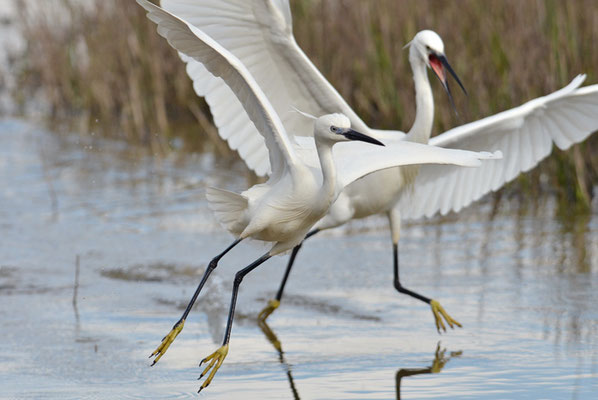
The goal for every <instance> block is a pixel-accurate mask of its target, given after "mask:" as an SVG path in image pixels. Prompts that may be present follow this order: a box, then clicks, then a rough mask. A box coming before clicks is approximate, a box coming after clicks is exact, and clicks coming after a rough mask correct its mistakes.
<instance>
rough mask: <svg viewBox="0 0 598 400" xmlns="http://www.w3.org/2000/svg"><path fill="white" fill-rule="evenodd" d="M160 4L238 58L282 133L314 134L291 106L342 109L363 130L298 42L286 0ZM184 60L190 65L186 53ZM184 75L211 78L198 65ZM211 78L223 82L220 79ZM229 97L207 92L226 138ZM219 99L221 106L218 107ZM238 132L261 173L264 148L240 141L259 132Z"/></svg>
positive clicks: (166, 0) (234, 108)
mask: <svg viewBox="0 0 598 400" xmlns="http://www.w3.org/2000/svg"><path fill="white" fill-rule="evenodd" d="M161 4H162V6H163V7H164V9H166V10H168V11H170V12H171V13H172V14H174V15H177V16H179V17H180V18H182V19H184V20H185V21H188V22H189V23H190V24H192V25H194V26H196V27H198V28H200V29H201V30H202V31H204V32H205V33H206V34H207V35H209V36H210V37H211V38H213V39H214V40H215V41H217V42H218V43H219V44H221V45H222V46H223V47H225V48H226V49H227V50H229V51H230V52H231V53H233V54H234V55H235V56H236V57H237V58H239V60H240V61H241V62H242V63H243V64H244V65H245V66H246V68H247V69H248V70H249V71H250V73H251V74H252V75H253V77H254V78H255V80H256V81H257V83H258V85H259V86H260V87H261V88H262V90H263V91H264V93H265V94H266V96H267V97H268V99H269V100H270V102H271V103H272V104H273V107H274V109H275V110H276V112H277V113H278V115H279V117H280V119H281V120H282V123H283V125H284V127H285V129H286V130H287V132H292V133H293V134H295V135H307V136H311V135H313V129H310V128H309V127H311V125H312V122H311V121H310V120H308V119H306V118H304V117H302V116H300V115H299V114H297V113H295V112H292V110H293V107H294V108H297V109H299V110H301V111H304V112H307V113H310V114H312V115H316V116H321V115H324V114H329V113H334V112H341V113H343V114H345V115H346V116H347V117H349V119H350V120H351V125H352V127H353V128H355V129H357V130H359V131H362V132H364V133H367V132H368V130H369V128H368V127H367V126H366V125H365V123H363V121H362V120H361V119H360V118H359V117H358V116H357V114H355V112H354V111H353V110H352V109H351V108H350V107H349V105H348V104H347V103H346V102H345V100H344V99H343V98H342V97H341V96H340V94H339V93H338V92H337V91H336V90H335V89H334V88H333V87H332V85H330V83H329V82H328V81H327V80H326V78H324V76H323V75H322V74H321V73H320V72H319V71H318V69H317V68H316V67H315V66H314V65H313V64H312V62H311V61H310V60H309V58H308V57H307V56H306V55H305V53H303V51H302V50H301V48H300V47H299V46H298V45H297V43H296V41H295V38H294V37H293V32H292V18H291V10H290V6H289V2H288V0H226V1H223V0H162V1H161ZM183 60H184V61H185V62H187V63H188V64H193V63H195V61H194V60H192V59H189V58H187V57H183ZM187 73H188V75H189V76H190V78H191V79H192V80H193V82H194V83H195V82H201V81H205V80H210V79H213V78H212V77H211V76H210V75H209V74H206V73H205V71H202V70H201V69H196V68H187ZM216 82H217V85H223V83H222V82H221V81H219V80H216ZM198 87H199V86H198ZM194 88H196V93H197V94H198V95H200V96H206V95H205V92H204V91H201V90H199V91H198V90H197V87H196V86H195V85H194ZM230 98H231V97H230V96H222V97H213V98H210V97H209V96H206V101H207V103H208V105H209V106H210V108H211V110H212V114H213V115H214V119H215V120H216V119H217V120H219V121H221V123H220V126H219V128H220V127H224V132H223V129H222V128H220V129H219V130H218V132H219V134H220V135H221V137H222V138H223V139H225V140H226V139H227V138H228V137H229V136H224V135H225V134H226V124H225V122H224V121H226V120H227V119H229V118H231V116H233V115H237V114H239V113H242V112H243V108H242V106H241V105H240V104H238V101H236V99H233V100H232V101H231V100H230ZM221 102H224V104H226V106H225V107H223V106H220V107H219V104H221ZM231 103H232V104H231ZM239 135H242V137H243V138H244V140H241V141H240V143H239V144H238V147H237V148H236V149H237V150H238V151H239V154H240V155H241V157H242V158H243V160H244V161H245V162H246V164H247V166H248V167H249V168H250V169H252V170H254V171H255V172H256V173H257V174H258V175H263V174H264V173H265V172H266V171H267V169H266V168H264V167H263V165H264V164H267V163H268V153H267V151H261V152H255V151H252V152H246V151H244V147H245V146H246V144H245V143H246V142H245V140H248V138H249V137H251V136H259V132H257V130H256V129H255V128H254V127H253V126H252V125H251V124H247V127H245V128H244V129H243V130H242V131H240V132H239ZM247 143H249V142H247ZM229 145H230V142H229ZM243 154H247V156H243ZM249 156H251V157H249ZM258 165H259V166H260V167H259V169H258ZM268 169H269V168H268Z"/></svg>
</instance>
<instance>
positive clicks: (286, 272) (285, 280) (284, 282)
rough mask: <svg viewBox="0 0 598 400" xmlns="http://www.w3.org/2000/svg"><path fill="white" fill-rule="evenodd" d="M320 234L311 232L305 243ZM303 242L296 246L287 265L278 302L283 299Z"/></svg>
mask: <svg viewBox="0 0 598 400" xmlns="http://www.w3.org/2000/svg"><path fill="white" fill-rule="evenodd" d="M318 232H320V230H319V229H314V230H312V231H310V232H309V233H308V234H307V235H305V239H303V241H305V240H307V239H309V238H310V237H312V236H313V235H315V234H316V233H318ZM302 245H303V242H301V243H299V245H297V246H295V248H294V249H293V252H292V253H291V257H290V258H289V263H288V264H287V269H286V271H285V272H284V277H283V278H282V282H280V288H278V293H277V294H276V300H278V301H280V299H282V292H283V291H284V287H285V285H286V284H287V279H288V278H289V274H290V273H291V268H293V264H294V263H295V257H297V253H298V252H299V250H300V249H301V246H302Z"/></svg>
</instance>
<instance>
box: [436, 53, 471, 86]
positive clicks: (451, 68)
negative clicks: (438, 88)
mask: <svg viewBox="0 0 598 400" xmlns="http://www.w3.org/2000/svg"><path fill="white" fill-rule="evenodd" d="M438 59H439V60H440V62H441V63H442V65H444V68H446V70H447V71H448V72H450V73H451V75H452V76H453V78H455V80H456V81H457V83H458V84H459V86H461V89H462V90H463V93H465V95H467V90H465V88H464V87H463V84H462V83H461V80H460V79H459V77H458V76H457V74H456V73H455V71H453V67H451V64H449V62H448V60H447V59H446V56H444V55H441V56H438ZM447 86H448V85H447Z"/></svg>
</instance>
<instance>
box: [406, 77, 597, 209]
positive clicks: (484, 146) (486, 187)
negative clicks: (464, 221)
mask: <svg viewBox="0 0 598 400" xmlns="http://www.w3.org/2000/svg"><path fill="white" fill-rule="evenodd" d="M584 79H585V75H580V76H577V77H576V78H575V79H574V80H573V81H572V82H571V83H570V84H569V85H567V86H566V87H564V88H562V89H561V90H558V91H556V92H554V93H551V94H550V95H548V96H544V97H539V98H537V99H534V100H531V101H529V102H527V103H525V104H523V105H522V106H519V107H516V108H513V109H511V110H507V111H504V112H501V113H499V114H496V115H493V116H490V117H487V118H484V119H481V120H479V121H476V122H472V123H470V124H466V125H462V126H459V127H457V128H454V129H451V130H449V131H447V132H445V133H443V134H441V135H439V136H436V137H434V138H432V139H430V144H433V145H436V146H442V147H455V148H460V149H467V150H474V151H480V150H487V151H496V150H500V151H502V152H503V154H504V158H503V160H502V161H499V162H492V163H484V165H482V166H481V167H480V168H476V169H462V168H453V167H444V168H440V167H435V166H431V165H427V166H423V167H422V168H421V169H420V172H419V174H418V176H417V180H416V183H415V185H414V188H413V190H412V191H409V190H407V191H405V192H404V193H403V195H402V197H401V199H400V201H399V203H398V204H397V207H399V210H400V212H401V215H402V217H403V218H419V217H422V216H427V217H430V216H432V215H434V214H436V213H438V212H439V213H441V214H446V213H448V212H449V211H459V210H460V209H461V208H463V207H465V206H467V205H468V204H470V203H471V202H473V201H475V200H477V199H479V198H480V197H482V196H483V195H484V194H486V193H488V192H490V191H494V190H497V189H499V188H500V187H502V186H503V185H504V184H505V183H507V182H509V181H511V180H513V179H514V178H515V177H516V176H517V175H519V174H520V173H521V172H524V171H528V170H530V169H531V168H533V167H534V166H536V165H537V164H538V163H539V162H540V161H541V160H542V159H544V158H546V157H547V156H548V155H549V154H550V152H551V151H552V145H553V143H554V144H556V145H557V146H558V147H559V148H560V149H563V150H564V149H567V148H569V147H570V146H571V145H573V144H574V143H578V142H581V141H583V140H584V139H585V138H587V137H588V136H589V135H590V134H591V133H592V132H594V131H596V130H598V85H593V86H588V87H584V88H581V89H578V88H579V86H580V85H581V84H582V82H583V81H584Z"/></svg>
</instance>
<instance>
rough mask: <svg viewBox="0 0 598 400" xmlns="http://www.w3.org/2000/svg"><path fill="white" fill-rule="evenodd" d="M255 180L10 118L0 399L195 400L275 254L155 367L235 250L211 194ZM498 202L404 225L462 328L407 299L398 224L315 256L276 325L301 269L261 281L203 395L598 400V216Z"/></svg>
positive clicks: (218, 284) (199, 313)
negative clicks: (276, 301) (207, 367)
mask: <svg viewBox="0 0 598 400" xmlns="http://www.w3.org/2000/svg"><path fill="white" fill-rule="evenodd" d="M246 175H247V174H246V172H245V170H244V167H243V166H242V165H240V164H233V165H228V164H223V163H220V162H218V160H214V159H213V157H211V156H209V155H207V156H191V155H188V156H185V157H181V158H180V159H175V158H167V159H165V160H159V159H156V158H153V157H148V156H146V155H143V154H139V152H138V151H137V152H136V151H135V150H131V149H128V148H127V147H125V146H124V145H121V144H119V143H114V142H108V141H104V140H99V139H98V140H93V138H92V139H88V138H87V139H83V138H80V137H78V136H77V135H66V136H64V135H63V136H58V135H54V134H50V133H48V132H46V131H44V130H42V129H40V128H37V127H36V126H35V125H32V124H28V123H25V122H23V121H19V120H11V119H4V120H0V182H1V189H0V235H1V237H2V239H1V240H0V256H1V258H0V337H1V338H2V362H1V363H0V382H1V383H2V391H1V392H0V398H32V399H33V398H35V399H44V398H61V399H81V398H85V399H94V398H194V396H196V394H195V392H196V390H197V389H198V387H199V384H198V382H197V381H196V380H195V379H196V378H197V376H198V375H199V373H200V372H201V371H200V369H199V368H198V367H197V363H198V362H199V360H201V359H202V358H203V357H205V356H206V355H208V354H210V353H211V352H212V351H213V350H215V349H216V348H217V347H218V346H219V344H220V342H221V340H222V339H221V338H222V333H223V330H224V324H225V319H226V314H227V310H228V302H229V298H230V289H231V286H232V278H233V276H234V272H235V271H236V270H238V269H240V268H242V267H243V266H245V265H247V264H248V263H249V262H251V261H253V260H254V259H256V258H257V257H258V256H259V255H260V254H261V253H263V252H264V251H265V249H266V247H264V246H262V245H259V244H241V245H239V246H238V247H237V248H235V249H234V250H233V251H232V252H231V253H230V254H229V256H228V257H227V258H225V259H224V260H223V261H222V262H221V264H220V267H219V268H218V269H217V270H216V272H214V274H213V275H212V279H211V280H210V282H209V284H208V286H207V287H206V290H205V292H204V293H203V295H202V297H200V300H199V302H198V305H197V307H196V308H195V309H194V311H193V312H192V314H191V316H190V318H189V320H188V321H187V324H186V326H185V329H184V331H183V333H181V335H180V336H179V337H178V338H177V340H176V342H175V343H174V344H173V345H172V347H171V348H170V350H169V351H168V353H167V354H166V355H165V356H164V357H163V358H162V360H161V361H160V362H159V363H158V365H156V366H155V367H152V368H150V367H149V364H150V361H149V360H148V358H147V357H148V355H149V354H150V353H151V352H152V351H153V350H154V348H155V347H156V346H157V345H158V343H159V341H160V339H161V338H162V336H164V334H166V333H167V332H168V330H169V329H170V328H171V326H172V324H173V323H174V322H175V321H176V320H177V319H178V318H179V316H180V314H181V312H182V309H183V308H184V306H185V304H186V302H187V301H188V299H189V297H190V296H191V294H192V292H193V290H194V288H195V285H196V284H197V282H198V279H199V276H200V275H201V273H202V271H203V270H204V267H205V265H206V263H207V262H209V260H210V259H211V257H212V256H213V255H215V254H216V253H218V252H219V251H221V250H222V249H223V248H224V247H226V246H227V245H228V244H229V243H230V242H231V241H232V237H231V236H230V235H228V234H227V233H226V232H225V231H223V229H222V228H220V227H219V226H218V224H217V223H216V221H215V220H214V218H213V217H212V215H211V214H210V213H209V210H208V208H207V205H206V202H205V200H204V191H203V188H204V187H205V186H206V185H216V186H221V187H226V188H229V189H235V190H241V189H243V188H244V187H246V185H247V180H246ZM493 207H494V205H493V204H491V201H490V200H486V201H485V202H481V203H479V204H477V205H475V206H473V207H470V208H469V209H467V210H466V211H465V212H463V213H460V214H459V215H457V216H450V217H447V218H443V219H434V220H432V221H421V222H418V223H414V224H409V225H407V226H406V227H405V228H404V229H403V237H402V239H401V243H400V257H401V267H402V270H401V276H402V280H403V282H404V284H405V285H406V286H407V287H410V288H412V289H414V290H416V291H419V292H421V293H423V294H426V295H429V296H431V297H434V298H437V299H439V300H440V301H441V303H442V304H443V305H444V307H445V308H446V309H447V311H448V312H449V313H451V314H452V315H453V316H454V317H455V318H456V319H457V320H459V321H460V322H461V323H462V324H463V328H462V329H458V330H454V331H449V332H448V333H446V334H443V335H438V334H437V333H436V330H435V328H434V326H433V319H432V315H431V312H430V310H429V308H428V306H426V305H424V304H423V303H420V302H418V301H415V300H412V299H410V298H407V297H405V296H402V295H399V294H398V293H397V292H396V291H395V290H394V289H393V286H392V269H391V264H390V261H391V253H390V240H389V234H388V232H387V230H386V226H385V221H384V219H372V220H368V221H365V222H360V223H356V224H353V225H351V226H350V227H349V228H346V229H344V230H340V231H336V232H330V233H327V234H322V235H321V237H315V238H313V239H312V240H311V241H310V243H309V244H307V245H306V246H304V249H303V251H302V253H301V254H300V255H299V259H298V262H297V265H296V269H295V271H293V274H292V276H291V278H290V281H289V283H288V285H287V291H286V297H285V298H284V300H283V304H282V306H281V307H280V308H279V309H278V310H277V311H276V312H275V313H274V314H273V315H272V316H271V317H270V319H269V320H268V325H261V326H260V325H259V324H258V323H257V322H256V318H255V317H256V315H257V313H258V312H259V310H260V309H261V308H262V307H263V306H264V305H265V303H266V301H267V299H269V298H271V297H273V296H274V294H275V291H276V289H277V287H278V282H279V280H280V278H281V276H282V273H283V269H284V262H285V261H286V259H285V258H282V257H277V258H275V259H273V260H270V261H269V262H267V263H266V264H264V265H263V266H262V267H260V268H258V269H257V270H255V271H254V272H253V273H252V274H250V275H248V276H247V277H246V279H245V280H244V282H243V285H242V288H241V293H240V297H239V303H238V312H237V316H236V317H237V318H236V320H235V325H234V328H233V335H232V341H231V350H230V352H229V355H228V357H227V359H226V361H225V363H224V364H223V366H222V368H221V369H220V371H219V372H218V374H217V375H216V378H215V379H214V381H213V383H212V385H211V386H210V387H209V388H208V389H207V390H205V391H204V392H202V397H205V398H210V399H237V398H239V399H241V398H242V399H389V398H402V399H594V398H596V393H598V311H597V310H596V307H595V306H596V304H597V303H598V294H597V288H598V213H597V212H596V210H597V209H598V207H597V206H596V204H594V206H593V210H594V211H593V213H592V214H591V215H589V216H574V215H573V216H570V217H569V218H568V219H567V221H566V222H562V221H559V220H557V219H555V217H554V214H555V212H554V205H553V204H552V202H551V200H550V199H540V200H538V202H537V204H536V206H534V207H530V209H528V210H524V211H522V210H521V209H520V207H519V206H518V205H517V204H516V203H511V202H506V201H505V202H502V203H500V204H499V206H498V209H497V211H496V212H494V213H493V212H492V210H493ZM77 256H78V257H79V269H80V273H79V276H78V285H77V292H76V296H75V297H74V296H73V295H74V289H75V273H76V259H77ZM277 346H278V349H277Z"/></svg>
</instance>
